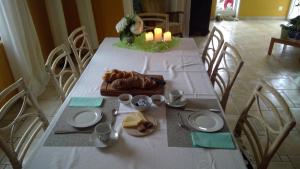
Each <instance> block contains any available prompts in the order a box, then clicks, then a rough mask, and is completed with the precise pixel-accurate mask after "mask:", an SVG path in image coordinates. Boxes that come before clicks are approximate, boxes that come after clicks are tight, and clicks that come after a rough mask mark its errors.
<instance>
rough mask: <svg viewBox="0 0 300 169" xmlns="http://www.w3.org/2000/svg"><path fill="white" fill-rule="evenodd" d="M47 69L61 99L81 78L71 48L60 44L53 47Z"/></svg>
mask: <svg viewBox="0 0 300 169" xmlns="http://www.w3.org/2000/svg"><path fill="white" fill-rule="evenodd" d="M45 66H46V70H47V72H48V73H49V74H50V76H51V78H52V79H53V82H54V85H55V87H56V89H57V90H58V92H59V95H60V98H61V100H65V98H66V97H67V96H68V94H69V92H70V91H71V89H72V88H73V86H74V85H75V83H76V81H77V80H78V78H79V75H78V73H77V70H76V68H75V66H74V63H73V61H72V59H71V57H70V52H69V49H67V47H66V46H65V45H60V46H58V47H56V48H55V49H53V50H52V51H51V53H50V54H49V57H48V59H47V62H46V65H45Z"/></svg>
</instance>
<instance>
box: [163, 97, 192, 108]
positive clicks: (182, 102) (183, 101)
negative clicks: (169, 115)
mask: <svg viewBox="0 0 300 169" xmlns="http://www.w3.org/2000/svg"><path fill="white" fill-rule="evenodd" d="M166 104H167V105H168V106H170V107H175V108H178V107H184V106H185V105H186V104H187V99H186V98H181V100H179V101H176V102H173V103H170V101H169V99H168V98H166Z"/></svg>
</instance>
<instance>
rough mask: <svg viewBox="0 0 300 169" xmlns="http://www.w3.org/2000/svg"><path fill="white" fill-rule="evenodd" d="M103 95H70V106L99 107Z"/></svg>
mask: <svg viewBox="0 0 300 169" xmlns="http://www.w3.org/2000/svg"><path fill="white" fill-rule="evenodd" d="M102 102H103V97H72V98H71V100H70V102H69V106H70V107H100V106H101V105H102Z"/></svg>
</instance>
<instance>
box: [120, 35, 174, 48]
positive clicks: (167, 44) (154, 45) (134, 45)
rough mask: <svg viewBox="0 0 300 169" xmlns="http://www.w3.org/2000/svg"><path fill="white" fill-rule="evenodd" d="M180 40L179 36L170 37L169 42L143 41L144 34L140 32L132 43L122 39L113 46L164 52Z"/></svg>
mask: <svg viewBox="0 0 300 169" xmlns="http://www.w3.org/2000/svg"><path fill="white" fill-rule="evenodd" d="M179 42H180V38H176V37H172V41H170V42H155V41H150V42H145V34H144V33H143V34H141V35H139V36H137V37H135V40H134V42H133V43H132V44H128V43H126V42H124V41H119V42H117V43H115V44H114V45H115V46H118V47H120V48H127V49H133V50H142V51H146V52H164V51H167V50H169V49H171V48H173V47H175V46H177V45H178V44H179Z"/></svg>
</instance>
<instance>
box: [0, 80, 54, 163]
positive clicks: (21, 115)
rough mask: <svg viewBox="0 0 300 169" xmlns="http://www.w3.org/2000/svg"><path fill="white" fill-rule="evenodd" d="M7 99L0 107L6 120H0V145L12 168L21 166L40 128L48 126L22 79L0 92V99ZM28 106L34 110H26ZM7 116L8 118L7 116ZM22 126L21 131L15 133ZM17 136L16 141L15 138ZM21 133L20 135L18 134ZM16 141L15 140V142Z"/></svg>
mask: <svg viewBox="0 0 300 169" xmlns="http://www.w3.org/2000/svg"><path fill="white" fill-rule="evenodd" d="M7 97H9V99H8V100H7V101H6V102H4V104H3V106H2V107H0V114H4V117H3V118H5V117H6V119H10V120H8V121H7V122H2V120H3V119H1V126H0V147H1V149H3V151H4V153H5V154H6V155H7V157H8V159H9V160H10V162H11V164H12V166H13V168H14V169H19V168H22V162H23V159H24V156H25V154H26V152H27V150H28V148H29V146H30V144H31V142H32V141H33V139H34V138H35V136H36V135H37V133H38V132H39V131H40V129H42V128H43V129H44V130H45V129H46V128H47V127H48V121H47V119H46V117H45V115H44V113H43V112H42V110H41V108H40V107H39V106H38V103H37V101H36V100H35V98H34V97H33V96H32V94H31V93H30V92H29V91H28V89H27V88H26V86H25V84H24V81H23V79H22V78H21V79H19V80H18V81H16V82H15V83H13V84H12V85H10V86H9V87H7V88H6V89H4V90H3V91H2V92H1V93H0V100H3V99H6V98H7ZM27 106H30V107H32V108H33V109H34V110H35V111H30V112H29V111H28V112H27V111H26V110H28V109H27V108H26V107H27ZM7 116H9V117H10V118H7ZM28 118H30V124H28V125H26V126H25V125H22V123H23V122H24V120H29V119H28ZM21 127H22V131H23V130H24V132H22V133H16V131H17V129H18V128H21ZM17 135H18V137H20V139H18V140H17V141H16V140H15V139H16V138H17ZM20 135H21V136H20ZM15 141H16V142H15Z"/></svg>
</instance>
